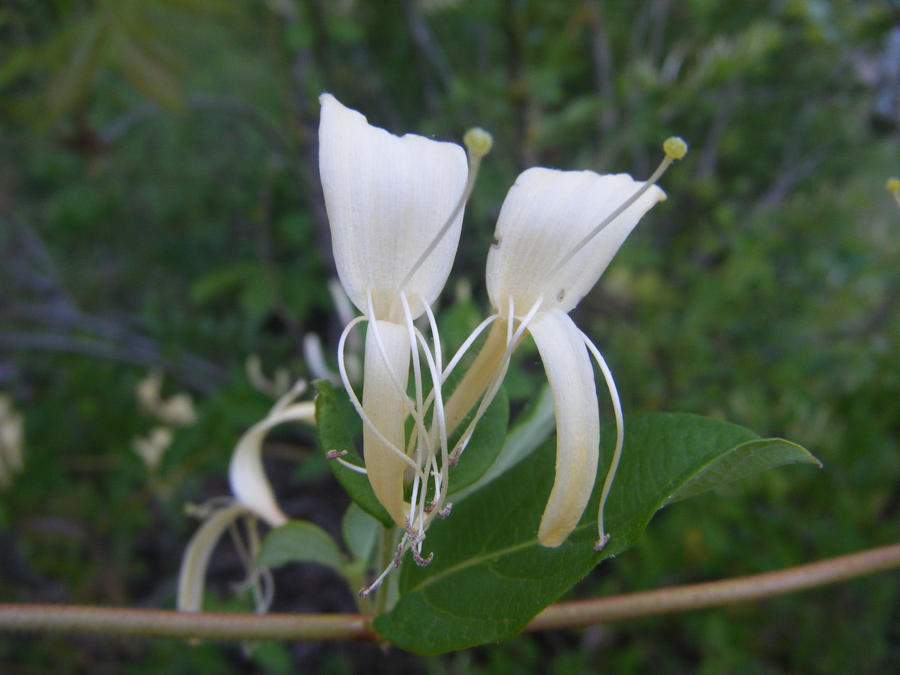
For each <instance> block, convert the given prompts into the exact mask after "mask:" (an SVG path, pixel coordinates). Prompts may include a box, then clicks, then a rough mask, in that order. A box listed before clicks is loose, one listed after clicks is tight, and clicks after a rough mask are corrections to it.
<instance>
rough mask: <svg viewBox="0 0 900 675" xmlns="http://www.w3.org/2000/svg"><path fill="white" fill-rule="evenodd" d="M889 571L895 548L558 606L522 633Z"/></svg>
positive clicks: (895, 562) (899, 547)
mask: <svg viewBox="0 0 900 675" xmlns="http://www.w3.org/2000/svg"><path fill="white" fill-rule="evenodd" d="M895 567H900V544H893V545H891V546H883V547H881V548H873V549H869V550H867V551H862V552H860V553H851V554H849V555H842V556H838V557H837V558H828V559H827V560H820V561H819V562H814V563H809V564H807V565H799V566H797V567H789V568H787V569H783V570H778V571H777V572H766V573H764V574H754V575H751V576H747V577H737V578H734V579H723V580H721V581H710V582H707V583H703V584H691V585H688V586H675V587H674V588H659V589H656V590H653V591H644V592H641V593H629V594H627V595H614V596H611V597H608V598H595V599H591V600H575V601H573V602H561V603H558V604H555V605H551V606H550V607H548V608H547V609H545V610H544V611H543V612H541V613H540V614H538V615H537V616H536V617H535V618H534V620H533V621H532V622H531V623H530V624H529V625H528V628H527V629H526V630H549V629H552V628H563V627H565V626H586V625H588V624H592V623H600V622H603V621H618V620H621V619H633V618H636V617H639V616H651V615H659V614H671V613H673V612H684V611H688V610H693V609H703V608H706V607H718V606H721V605H727V604H731V603H733V602H743V601H748V600H759V599H761V598H768V597H771V596H773V595H783V594H785V593H792V592H794V591H802V590H805V589H807V588H814V587H816V586H824V585H826V584H834V583H837V582H839V581H844V580H846V579H851V578H853V577H858V576H862V575H865V574H874V573H875V572H883V571H884V570H888V569H892V568H895Z"/></svg>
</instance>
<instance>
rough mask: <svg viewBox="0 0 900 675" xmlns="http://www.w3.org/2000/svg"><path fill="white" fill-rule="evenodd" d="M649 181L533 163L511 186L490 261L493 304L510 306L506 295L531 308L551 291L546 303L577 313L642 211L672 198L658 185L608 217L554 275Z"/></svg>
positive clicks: (489, 286)
mask: <svg viewBox="0 0 900 675" xmlns="http://www.w3.org/2000/svg"><path fill="white" fill-rule="evenodd" d="M642 185H643V183H641V182H639V181H635V180H633V179H632V178H631V176H629V175H628V174H624V173H623V174H608V175H600V174H597V173H594V172H593V171H557V170H555V169H544V168H540V167H538V168H533V169H528V170H527V171H525V172H524V173H522V174H520V175H519V177H518V178H517V179H516V182H515V184H514V185H513V186H512V187H511V188H510V190H509V193H508V194H507V195H506V199H505V200H504V202H503V206H502V208H501V209H500V216H499V218H498V219H497V229H496V232H495V238H496V240H497V242H498V244H495V245H494V246H492V247H491V250H490V253H489V254H488V262H487V288H488V295H489V296H490V298H491V302H492V303H493V305H494V307H495V308H497V309H498V310H500V311H501V312H502V311H505V307H506V301H507V298H509V297H510V296H511V297H512V298H513V299H514V300H515V304H516V307H517V308H519V309H521V310H522V311H525V310H526V309H527V308H529V307H531V306H532V305H533V304H534V303H535V302H536V301H537V299H538V297H540V296H541V295H543V296H544V307H548V306H552V307H558V308H559V309H562V310H563V311H565V312H568V311H571V310H572V309H573V308H574V307H575V305H577V304H578V302H579V300H581V298H582V297H584V295H585V294H586V293H587V292H588V291H590V290H591V288H593V286H594V284H596V283H597V279H599V278H600V275H601V274H603V271H604V270H605V269H606V267H607V265H609V262H610V261H611V260H612V258H613V256H614V255H615V254H616V252H617V251H618V250H619V247H620V246H621V245H622V244H623V243H624V241H625V239H626V238H627V237H628V235H629V234H630V233H631V230H633V229H634V226H635V225H637V223H638V221H639V220H640V218H641V216H643V215H644V214H645V213H646V212H647V211H648V210H650V208H651V207H652V206H653V205H654V204H656V202H658V201H660V200H662V199H664V198H665V193H664V192H663V191H662V190H661V189H660V188H659V187H657V186H655V185H654V186H653V187H651V188H650V189H649V190H647V192H646V193H644V194H643V195H641V197H640V198H639V199H638V200H637V201H636V202H635V203H634V204H632V205H631V206H630V207H629V208H628V209H626V210H625V212H624V213H622V214H621V215H620V216H619V217H617V218H616V219H615V220H613V221H612V222H611V223H609V224H608V225H607V226H606V227H605V228H604V229H603V230H601V231H600V232H599V233H598V234H597V235H596V236H595V237H594V238H593V239H591V240H590V242H589V243H588V244H587V245H586V246H585V247H584V248H582V249H581V250H580V251H579V252H578V253H577V254H575V255H574V256H572V257H571V259H569V260H568V261H566V263H565V265H564V266H563V267H562V268H561V269H560V270H559V271H557V272H556V273H555V274H554V275H552V278H551V271H552V270H553V268H554V267H555V266H556V265H557V263H558V262H559V261H560V260H561V259H562V257H563V256H565V255H568V254H569V252H570V251H571V250H572V248H573V247H574V246H576V245H577V244H578V243H579V241H581V240H582V239H583V238H584V237H585V236H586V235H587V234H588V233H589V232H590V231H591V230H592V229H593V228H594V227H596V226H597V225H599V224H600V223H601V222H602V221H603V219H604V218H606V217H607V216H609V215H610V214H611V213H612V212H613V211H615V209H616V208H618V207H619V206H620V205H621V204H622V203H623V202H624V201H625V200H626V199H628V198H629V197H630V196H631V195H633V194H634V193H635V192H636V191H637V190H638V189H639V188H640V187H641V186H642Z"/></svg>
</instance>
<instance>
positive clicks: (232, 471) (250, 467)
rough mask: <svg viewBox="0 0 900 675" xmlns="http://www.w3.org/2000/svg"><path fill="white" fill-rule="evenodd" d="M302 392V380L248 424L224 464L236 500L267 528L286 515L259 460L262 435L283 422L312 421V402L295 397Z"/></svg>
mask: <svg viewBox="0 0 900 675" xmlns="http://www.w3.org/2000/svg"><path fill="white" fill-rule="evenodd" d="M304 391H306V383H305V382H303V381H302V380H301V381H300V382H298V383H297V384H296V385H294V388H293V389H291V390H290V391H289V392H287V393H286V394H284V395H283V396H282V397H281V398H280V399H279V400H278V401H277V402H276V403H275V405H274V406H273V407H272V410H271V411H270V412H269V414H268V415H267V416H266V417H265V418H263V419H262V420H260V421H259V422H257V423H256V424H254V425H253V426H252V427H250V428H249V429H248V430H247V431H246V432H244V435H243V436H241V438H240V440H239V441H238V443H237V446H235V449H234V453H232V455H231V463H230V465H229V467H228V480H229V482H230V483H231V492H232V494H233V495H234V496H235V498H236V499H237V501H238V502H240V503H241V504H243V505H244V506H245V507H247V508H248V509H250V510H251V511H253V513H255V514H256V515H257V516H259V517H260V518H262V519H263V520H264V521H266V523H268V524H269V525H270V526H271V527H278V526H279V525H284V524H285V523H286V522H287V521H288V517H287V516H286V515H284V512H283V511H282V510H281V508H280V507H279V506H278V502H277V501H276V500H275V495H274V494H273V493H272V486H271V484H270V483H269V480H268V478H266V473H265V469H264V468H263V463H262V446H263V440H265V437H266V434H268V433H269V431H270V430H271V429H273V428H274V427H276V426H278V425H279V424H284V423H285V422H306V423H307V424H315V419H316V406H315V403H313V402H312V401H301V402H299V403H296V402H295V400H296V398H297V397H298V396H300V395H301V394H302V393H303V392H304Z"/></svg>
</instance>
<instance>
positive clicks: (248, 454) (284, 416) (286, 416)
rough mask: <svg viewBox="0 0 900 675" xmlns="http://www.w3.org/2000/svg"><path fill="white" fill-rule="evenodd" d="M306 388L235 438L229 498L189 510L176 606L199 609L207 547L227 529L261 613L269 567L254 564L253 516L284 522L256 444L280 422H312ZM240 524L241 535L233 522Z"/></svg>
mask: <svg viewBox="0 0 900 675" xmlns="http://www.w3.org/2000/svg"><path fill="white" fill-rule="evenodd" d="M305 391H306V383H305V382H303V381H300V382H298V383H297V384H296V385H294V387H293V388H292V389H291V390H290V391H288V392H287V393H286V394H284V395H283V396H282V397H281V398H280V399H278V401H277V402H276V403H275V405H274V406H273V407H272V409H271V410H270V411H269V414H268V415H267V416H266V417H265V418H263V419H262V420H261V421H259V422H257V423H256V424H254V425H253V426H252V427H250V429H248V430H247V431H246V432H245V433H244V434H243V435H242V436H241V438H240V440H239V441H238V443H237V445H236V446H235V449H234V452H233V453H232V456H231V463H230V465H229V470H228V478H229V481H230V483H231V492H232V495H233V497H222V498H218V499H214V500H212V501H210V502H208V503H207V504H204V505H202V506H195V507H193V508H192V512H193V513H194V515H197V516H198V517H200V518H201V519H203V521H204V522H203V524H202V525H201V526H200V527H199V528H198V530H197V532H196V533H194V536H193V537H192V538H191V541H190V542H189V543H188V547H187V550H186V551H185V554H184V558H183V559H182V562H181V571H180V573H179V575H178V593H177V606H178V609H179V610H182V611H187V612H197V611H200V610H201V609H202V607H203V589H204V585H205V584H204V581H205V578H206V569H207V567H208V566H209V558H210V556H211V555H212V551H213V549H214V548H215V546H216V544H217V543H218V541H219V539H221V537H222V535H223V534H224V533H225V532H226V531H229V530H230V531H231V532H232V533H233V534H234V535H235V536H234V540H235V543H236V545H237V548H238V553H239V554H240V555H241V558H242V560H243V563H244V566H245V567H246V569H247V579H246V581H245V584H246V586H247V587H249V588H250V589H251V591H252V592H253V595H254V599H255V602H256V607H257V611H260V612H264V611H265V610H266V609H267V608H268V606H269V604H270V600H271V595H272V580H271V576H270V574H269V571H268V570H267V569H265V568H262V567H260V566H259V565H258V564H257V563H256V556H257V554H258V553H259V550H260V539H259V535H258V533H257V519H261V520H263V521H264V522H265V523H266V524H267V525H269V526H270V527H278V526H280V525H284V524H285V523H286V522H288V517H287V516H286V515H285V514H284V512H283V511H282V510H281V508H280V507H279V506H278V502H277V501H276V500H275V495H274V494H273V492H272V486H271V485H270V483H269V480H268V479H267V478H266V474H265V470H264V469H263V464H262V456H261V455H262V445H263V441H264V440H265V437H266V434H268V433H269V431H270V430H271V429H273V428H274V427H276V426H278V425H279V424H284V423H285V422H304V423H306V424H315V404H314V403H313V402H312V401H299V402H298V401H297V398H298V397H299V396H300V395H302V394H303V393H304V392H305ZM241 521H243V522H244V525H245V528H244V533H245V539H244V538H242V537H241V535H240V530H239V528H238V523H240V522H241Z"/></svg>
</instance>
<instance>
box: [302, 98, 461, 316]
mask: <svg viewBox="0 0 900 675" xmlns="http://www.w3.org/2000/svg"><path fill="white" fill-rule="evenodd" d="M319 101H320V102H321V104H322V115H321V119H320V122H319V173H320V176H321V179H322V189H323V191H324V193H325V207H326V209H327V211H328V220H329V223H330V224H331V241H332V246H333V249H334V260H335V264H336V266H337V270H338V276H340V279H341V283H342V284H343V286H344V289H345V290H346V291H347V295H349V296H350V299H351V300H352V301H353V304H355V305H356V306H357V308H359V310H360V311H361V312H363V313H365V312H366V308H367V301H366V291H367V290H369V289H371V291H372V297H373V300H374V304H375V310H376V312H377V314H378V316H379V317H381V318H391V319H393V320H394V321H396V322H397V323H400V322H401V321H402V312H401V310H400V307H399V305H397V307H395V308H393V313H392V311H391V310H392V307H391V305H392V304H393V300H394V296H395V295H396V293H397V291H398V290H399V289H398V285H399V284H400V282H401V281H403V279H404V277H405V276H406V274H407V273H408V272H409V270H410V268H411V267H412V265H413V264H414V263H415V262H416V260H417V259H418V258H419V256H420V255H421V254H422V253H423V252H424V251H425V249H426V247H427V246H428V245H429V244H430V243H431V240H432V239H433V238H434V236H435V234H437V232H438V230H439V229H440V228H441V227H442V226H443V225H444V222H445V221H446V220H447V218H448V217H449V216H450V214H451V212H452V211H453V208H454V207H455V206H456V203H457V202H458V201H459V198H460V196H461V195H462V192H463V189H464V187H465V183H466V179H467V177H468V173H469V171H468V163H467V161H466V155H465V152H464V151H463V149H462V148H461V147H460V146H458V145H456V144H454V143H442V142H438V141H432V140H429V139H427V138H424V137H422V136H416V135H414V134H407V135H405V136H403V137H402V138H401V137H398V136H394V135H393V134H390V133H388V132H387V131H385V130H384V129H380V128H378V127H373V126H371V125H369V123H368V122H367V121H366V118H365V117H364V116H363V115H361V114H360V113H358V112H356V111H355V110H351V109H349V108H347V107H345V106H343V105H341V103H339V102H338V100H337V99H336V98H334V97H333V96H331V95H330V94H323V95H322V96H321V97H320V98H319ZM461 224H462V210H460V213H459V214H458V215H457V216H456V218H455V219H454V222H453V225H452V227H451V228H450V229H449V230H448V232H447V233H446V234H445V235H444V237H443V238H442V239H441V241H440V243H439V244H438V245H437V247H436V248H435V249H434V251H433V252H432V253H431V254H430V255H429V256H428V258H427V259H426V260H425V262H424V264H422V265H421V267H420V268H419V270H418V271H417V272H416V274H414V275H413V277H412V279H411V280H410V281H409V283H408V284H407V285H406V290H407V291H408V293H409V295H410V296H414V297H415V298H416V300H415V303H414V304H413V308H412V309H413V315H414V316H419V315H420V314H421V313H422V311H423V307H422V304H421V302H422V301H424V302H426V303H427V304H431V303H432V302H434V300H435V299H436V298H437V296H438V293H440V291H441V289H442V288H443V286H444V283H445V282H446V281H447V276H448V275H449V274H450V267H451V266H452V264H453V258H454V256H455V255H456V246H457V244H458V242H459V232H460V227H461ZM419 298H421V300H419Z"/></svg>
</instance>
